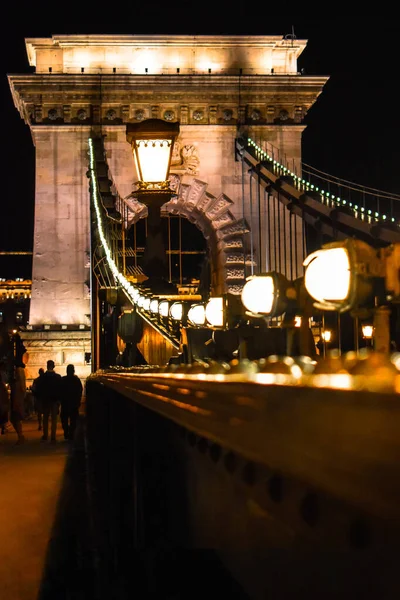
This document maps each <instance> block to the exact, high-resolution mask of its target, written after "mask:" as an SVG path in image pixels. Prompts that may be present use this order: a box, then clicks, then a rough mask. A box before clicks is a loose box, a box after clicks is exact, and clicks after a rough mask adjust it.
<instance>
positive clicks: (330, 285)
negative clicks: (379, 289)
mask: <svg viewBox="0 0 400 600" xmlns="http://www.w3.org/2000/svg"><path fill="white" fill-rule="evenodd" d="M304 266H305V267H306V271H305V275H304V284H305V287H306V289H307V291H308V293H309V294H310V296H312V297H313V298H314V299H315V300H317V301H318V302H319V303H320V304H321V305H324V304H325V303H326V304H327V305H329V304H330V303H332V302H336V303H340V302H341V301H344V300H346V298H348V296H349V294H350V283H351V281H350V279H351V273H350V260H349V254H348V252H347V250H346V248H327V249H322V250H317V252H313V253H312V254H310V255H309V256H307V258H306V260H305V261H304ZM327 307H328V306H327Z"/></svg>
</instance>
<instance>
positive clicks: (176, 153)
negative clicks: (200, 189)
mask: <svg viewBox="0 0 400 600" xmlns="http://www.w3.org/2000/svg"><path fill="white" fill-rule="evenodd" d="M199 165H200V159H199V153H198V149H197V147H196V146H193V145H192V144H185V145H183V146H182V142H181V140H180V139H179V138H178V139H177V140H176V142H175V144H174V146H173V149H172V158H171V170H172V171H175V172H179V173H187V174H189V175H197V173H198V171H199Z"/></svg>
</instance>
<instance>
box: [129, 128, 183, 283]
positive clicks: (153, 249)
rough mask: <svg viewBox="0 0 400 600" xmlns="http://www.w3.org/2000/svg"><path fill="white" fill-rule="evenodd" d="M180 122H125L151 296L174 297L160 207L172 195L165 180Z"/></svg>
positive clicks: (144, 262)
mask: <svg viewBox="0 0 400 600" xmlns="http://www.w3.org/2000/svg"><path fill="white" fill-rule="evenodd" d="M178 134H179V123H169V122H166V121H163V120H161V119H147V120H145V121H141V122H140V123H128V124H127V126H126V139H127V141H128V142H129V143H130V144H131V146H132V152H133V157H134V160H135V164H136V171H137V173H138V176H139V181H137V182H136V185H137V189H136V190H135V191H134V192H133V194H132V195H133V196H134V197H136V198H137V199H138V200H139V202H142V203H143V204H145V205H146V206H147V210H148V216H147V238H146V247H145V251H144V256H143V268H144V272H145V274H146V275H147V277H148V279H147V280H146V283H145V285H146V286H147V287H149V288H150V290H151V291H152V293H153V294H156V295H157V294H160V295H162V294H176V293H177V289H176V286H175V285H173V284H172V283H171V282H170V281H168V271H167V256H166V252H165V247H164V241H163V235H162V228H161V207H162V205H163V204H165V203H166V202H168V201H169V200H170V198H171V196H172V195H173V193H174V192H173V190H171V188H170V185H169V181H168V179H167V178H168V172H169V167H170V164H171V156H172V149H173V145H174V141H175V139H176V138H177V136H178Z"/></svg>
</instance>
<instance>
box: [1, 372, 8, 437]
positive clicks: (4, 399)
mask: <svg viewBox="0 0 400 600" xmlns="http://www.w3.org/2000/svg"><path fill="white" fill-rule="evenodd" d="M7 422H8V390H7V386H6V384H5V382H4V381H3V376H2V371H1V370H0V430H1V433H2V434H4V433H5V432H6V425H7Z"/></svg>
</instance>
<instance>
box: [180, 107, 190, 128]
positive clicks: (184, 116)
mask: <svg viewBox="0 0 400 600" xmlns="http://www.w3.org/2000/svg"><path fill="white" fill-rule="evenodd" d="M180 113H181V118H180V123H181V125H187V124H188V122H189V107H188V106H181V110H180Z"/></svg>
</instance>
